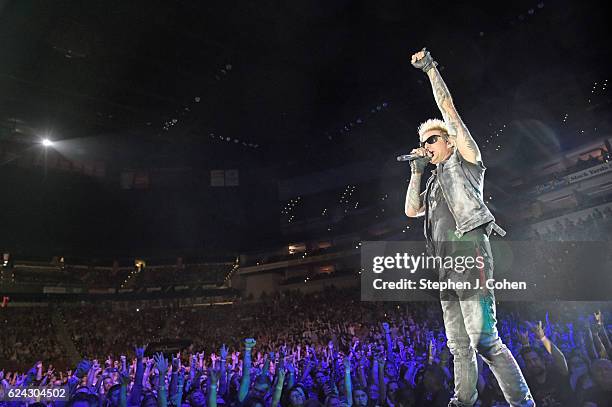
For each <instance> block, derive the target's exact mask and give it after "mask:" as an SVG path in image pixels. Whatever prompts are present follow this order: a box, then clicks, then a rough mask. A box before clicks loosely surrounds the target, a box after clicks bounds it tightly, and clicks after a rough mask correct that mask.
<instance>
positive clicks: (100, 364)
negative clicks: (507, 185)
mask: <svg viewBox="0 0 612 407" xmlns="http://www.w3.org/2000/svg"><path fill="white" fill-rule="evenodd" d="M597 305H598V304H593V303H554V304H548V305H546V304H524V303H523V304H519V303H517V304H516V306H512V305H510V304H503V305H502V306H500V308H501V309H500V310H499V314H498V328H499V331H500V336H501V337H502V339H503V340H504V342H505V343H506V344H507V346H508V347H509V348H510V350H511V351H512V352H513V354H514V355H516V356H517V359H518V360H519V363H520V364H521V367H522V369H523V372H524V374H525V376H526V378H527V381H528V383H529V385H530V388H531V391H532V393H533V395H534V397H535V400H536V403H537V405H538V406H562V407H565V406H581V407H587V406H588V407H593V406H598V407H602V406H609V405H610V403H611V402H612V362H611V361H610V359H609V355H610V352H611V351H612V349H611V348H612V347H611V344H610V340H609V337H608V333H609V329H610V326H608V325H607V322H606V317H607V312H606V310H605V309H604V312H603V313H602V312H600V311H598V308H596V306H597ZM607 306H608V307H609V304H608V305H607ZM546 307H547V308H546ZM2 312H3V318H5V316H6V315H9V314H10V313H11V312H16V311H15V310H14V309H11V308H4V309H2ZM61 312H62V314H63V318H64V323H65V325H66V326H67V328H68V330H69V332H70V334H71V335H72V339H73V341H74V342H75V344H76V345H77V349H78V350H79V352H80V354H81V355H82V357H83V360H82V361H81V362H80V363H79V364H78V365H77V366H76V369H74V370H63V369H59V368H58V369H57V370H55V368H54V367H53V364H54V362H55V358H56V357H58V356H59V355H58V354H57V353H56V352H54V351H53V350H54V349H55V348H56V346H57V345H56V344H54V343H53V341H48V342H47V341H45V340H41V342H39V343H37V344H36V346H33V347H30V349H29V352H30V353H33V354H35V355H40V356H39V359H40V360H39V361H36V362H35V363H34V364H33V365H34V366H33V367H32V368H31V369H30V370H27V371H18V372H15V371H8V370H7V369H2V367H1V366H0V381H1V383H2V385H1V386H0V387H1V388H2V390H0V391H4V392H6V391H7V390H8V388H9V386H25V385H41V386H50V385H54V386H60V385H65V386H68V389H69V392H70V395H71V397H70V401H69V402H68V404H69V405H70V406H71V407H72V406H75V405H77V404H78V407H98V406H102V405H104V406H107V407H111V406H112V407H115V406H121V407H123V406H128V405H129V406H135V405H141V406H149V407H153V406H158V407H165V406H168V405H172V406H177V407H178V406H183V405H184V406H186V407H188V406H193V407H195V406H197V407H204V406H207V407H216V406H217V405H235V406H238V405H239V406H252V407H277V406H279V405H281V406H283V407H289V406H290V407H301V406H308V407H314V406H321V405H325V406H326V407H330V406H340V405H342V406H353V405H355V406H359V407H374V406H389V407H394V406H396V405H397V406H401V407H406V406H446V405H447V403H448V400H449V398H450V395H451V393H452V387H453V376H452V372H453V368H452V363H453V358H452V356H451V355H450V353H449V350H448V348H447V346H446V337H445V335H444V329H443V324H442V318H441V309H440V307H439V306H438V305H436V303H410V302H405V303H375V302H361V301H360V300H359V297H358V292H357V293H355V292H354V290H337V289H329V290H327V291H324V292H320V293H315V294H309V295H304V294H301V293H299V292H288V293H286V294H283V295H274V296H271V297H268V298H266V299H265V300H264V301H261V302H259V303H244V304H239V303H236V304H233V305H227V306H215V307H205V308H204V307H202V308H177V309H173V308H160V309H146V310H129V311H127V310H123V311H119V310H114V311H113V312H111V310H110V309H108V308H104V307H99V306H97V307H94V306H83V307H80V306H79V307H74V308H69V307H64V308H63V309H62V311H61ZM22 313H23V314H24V315H25V314H26V312H25V311H22ZM34 315H36V312H31V318H30V319H28V318H25V319H24V318H22V319H21V320H18V319H15V320H13V323H14V324H15V325H14V326H7V325H5V328H9V330H6V329H4V330H3V332H2V334H1V335H0V340H1V341H2V342H1V345H2V349H1V350H2V352H3V353H4V355H5V357H6V355H12V354H14V352H17V353H16V355H17V357H21V356H24V357H25V355H22V354H21V353H19V352H18V351H16V349H19V348H20V346H21V345H20V343H19V339H18V338H20V337H36V338H38V337H45V336H47V337H49V338H51V337H53V335H52V333H51V332H50V331H48V330H45V329H46V328H44V327H45V324H44V323H42V324H41V322H44V321H39V320H36V317H35V316H34ZM20 316H23V315H20ZM537 321H539V322H537ZM47 322H48V321H47ZM39 325H40V329H39ZM18 326H21V330H19V329H17V330H13V329H15V328H16V327H18ZM28 329H30V331H28ZM162 337H164V338H167V339H188V340H189V341H190V342H191V344H190V345H186V346H185V348H184V349H183V350H182V351H180V352H179V353H178V354H172V355H168V354H166V355H162V354H155V355H149V354H148V352H147V351H146V346H143V344H145V343H147V342H149V341H151V342H153V341H156V340H158V339H159V338H162ZM245 338H246V339H245ZM28 356H33V355H28ZM27 359H28V360H29V359H30V357H28V358H27ZM24 360H25V359H24ZM479 367H480V369H479V381H478V390H479V401H478V403H479V405H480V406H481V407H486V406H505V405H507V404H505V401H504V400H503V396H502V393H501V391H500V389H499V386H498V384H497V382H496V380H495V377H494V375H493V374H492V373H491V371H490V370H489V369H488V367H487V365H486V364H485V363H482V362H481V363H480V366H479ZM0 400H1V398H0ZM33 402H34V400H31V403H33ZM0 403H3V404H4V405H7V406H11V407H13V406H14V407H17V406H19V405H20V404H19V403H17V402H6V401H4V402H1V401H0ZM54 404H55V405H60V404H62V402H55V403H54ZM37 406H41V407H42V405H41V404H38V405H37Z"/></svg>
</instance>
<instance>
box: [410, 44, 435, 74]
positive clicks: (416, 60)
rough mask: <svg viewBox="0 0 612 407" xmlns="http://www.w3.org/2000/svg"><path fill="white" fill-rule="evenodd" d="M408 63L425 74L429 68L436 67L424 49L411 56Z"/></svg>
mask: <svg viewBox="0 0 612 407" xmlns="http://www.w3.org/2000/svg"><path fill="white" fill-rule="evenodd" d="M410 63H412V66H414V67H415V68H418V69H420V70H422V71H423V72H427V71H429V70H430V69H431V68H433V67H434V66H437V65H438V64H437V63H436V62H435V61H434V60H433V59H432V58H431V54H430V53H429V51H427V49H426V48H423V49H422V50H420V51H419V52H417V53H416V54H413V55H412V58H411V60H410Z"/></svg>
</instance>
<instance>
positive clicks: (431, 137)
mask: <svg viewBox="0 0 612 407" xmlns="http://www.w3.org/2000/svg"><path fill="white" fill-rule="evenodd" d="M440 137H442V136H441V135H439V134H434V135H433V136H430V137H429V138H428V139H427V140H425V141H422V142H421V147H423V146H424V145H425V143H427V144H433V143H435V142H436V141H438V139H439V138H440Z"/></svg>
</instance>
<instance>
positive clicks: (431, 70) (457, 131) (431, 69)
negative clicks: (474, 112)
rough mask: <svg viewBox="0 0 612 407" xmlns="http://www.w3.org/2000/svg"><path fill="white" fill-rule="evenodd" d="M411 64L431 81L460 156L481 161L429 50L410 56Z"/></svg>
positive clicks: (475, 145) (473, 160) (478, 152)
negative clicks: (424, 73) (422, 71)
mask: <svg viewBox="0 0 612 407" xmlns="http://www.w3.org/2000/svg"><path fill="white" fill-rule="evenodd" d="M412 64H413V65H414V66H415V67H417V68H421V69H422V70H424V71H425V72H426V73H427V76H428V77H429V81H430V82H431V87H432V90H433V94H434V98H435V99H436V104H437V105H438V109H440V112H441V113H442V117H443V118H444V121H445V122H446V125H447V126H448V127H449V130H450V133H451V134H449V136H450V137H451V139H452V140H453V141H454V143H455V146H457V149H458V150H459V153H461V156H462V157H463V158H464V159H465V160H466V161H469V162H471V163H473V164H477V163H478V162H479V161H480V162H482V156H481V154H480V149H479V148H478V145H477V144H476V141H474V139H473V138H472V135H471V134H470V131H469V130H468V129H467V126H466V125H465V123H463V120H461V117H460V116H459V113H458V112H457V109H456V108H455V104H454V103H453V98H452V97H451V94H450V92H449V90H448V88H447V87H446V83H444V80H443V79H442V76H441V75H440V72H439V71H438V68H436V63H435V62H434V61H433V60H432V59H431V55H430V54H429V51H427V50H425V49H423V50H422V51H419V52H417V53H416V54H414V55H413V56H412Z"/></svg>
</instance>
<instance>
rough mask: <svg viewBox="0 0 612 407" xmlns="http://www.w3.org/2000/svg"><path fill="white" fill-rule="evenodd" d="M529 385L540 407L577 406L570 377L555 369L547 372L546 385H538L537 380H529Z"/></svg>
mask: <svg viewBox="0 0 612 407" xmlns="http://www.w3.org/2000/svg"><path fill="white" fill-rule="evenodd" d="M527 384H528V385H529V389H530V390H531V394H532V395H533V398H534V399H535V402H536V406H538V407H567V406H575V405H577V404H576V403H577V401H576V398H575V397H574V394H573V392H572V388H571V386H570V382H569V376H563V375H562V374H561V373H558V372H557V371H556V370H554V369H548V370H547V372H546V381H545V382H544V383H541V384H540V383H538V382H537V380H535V378H527Z"/></svg>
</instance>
